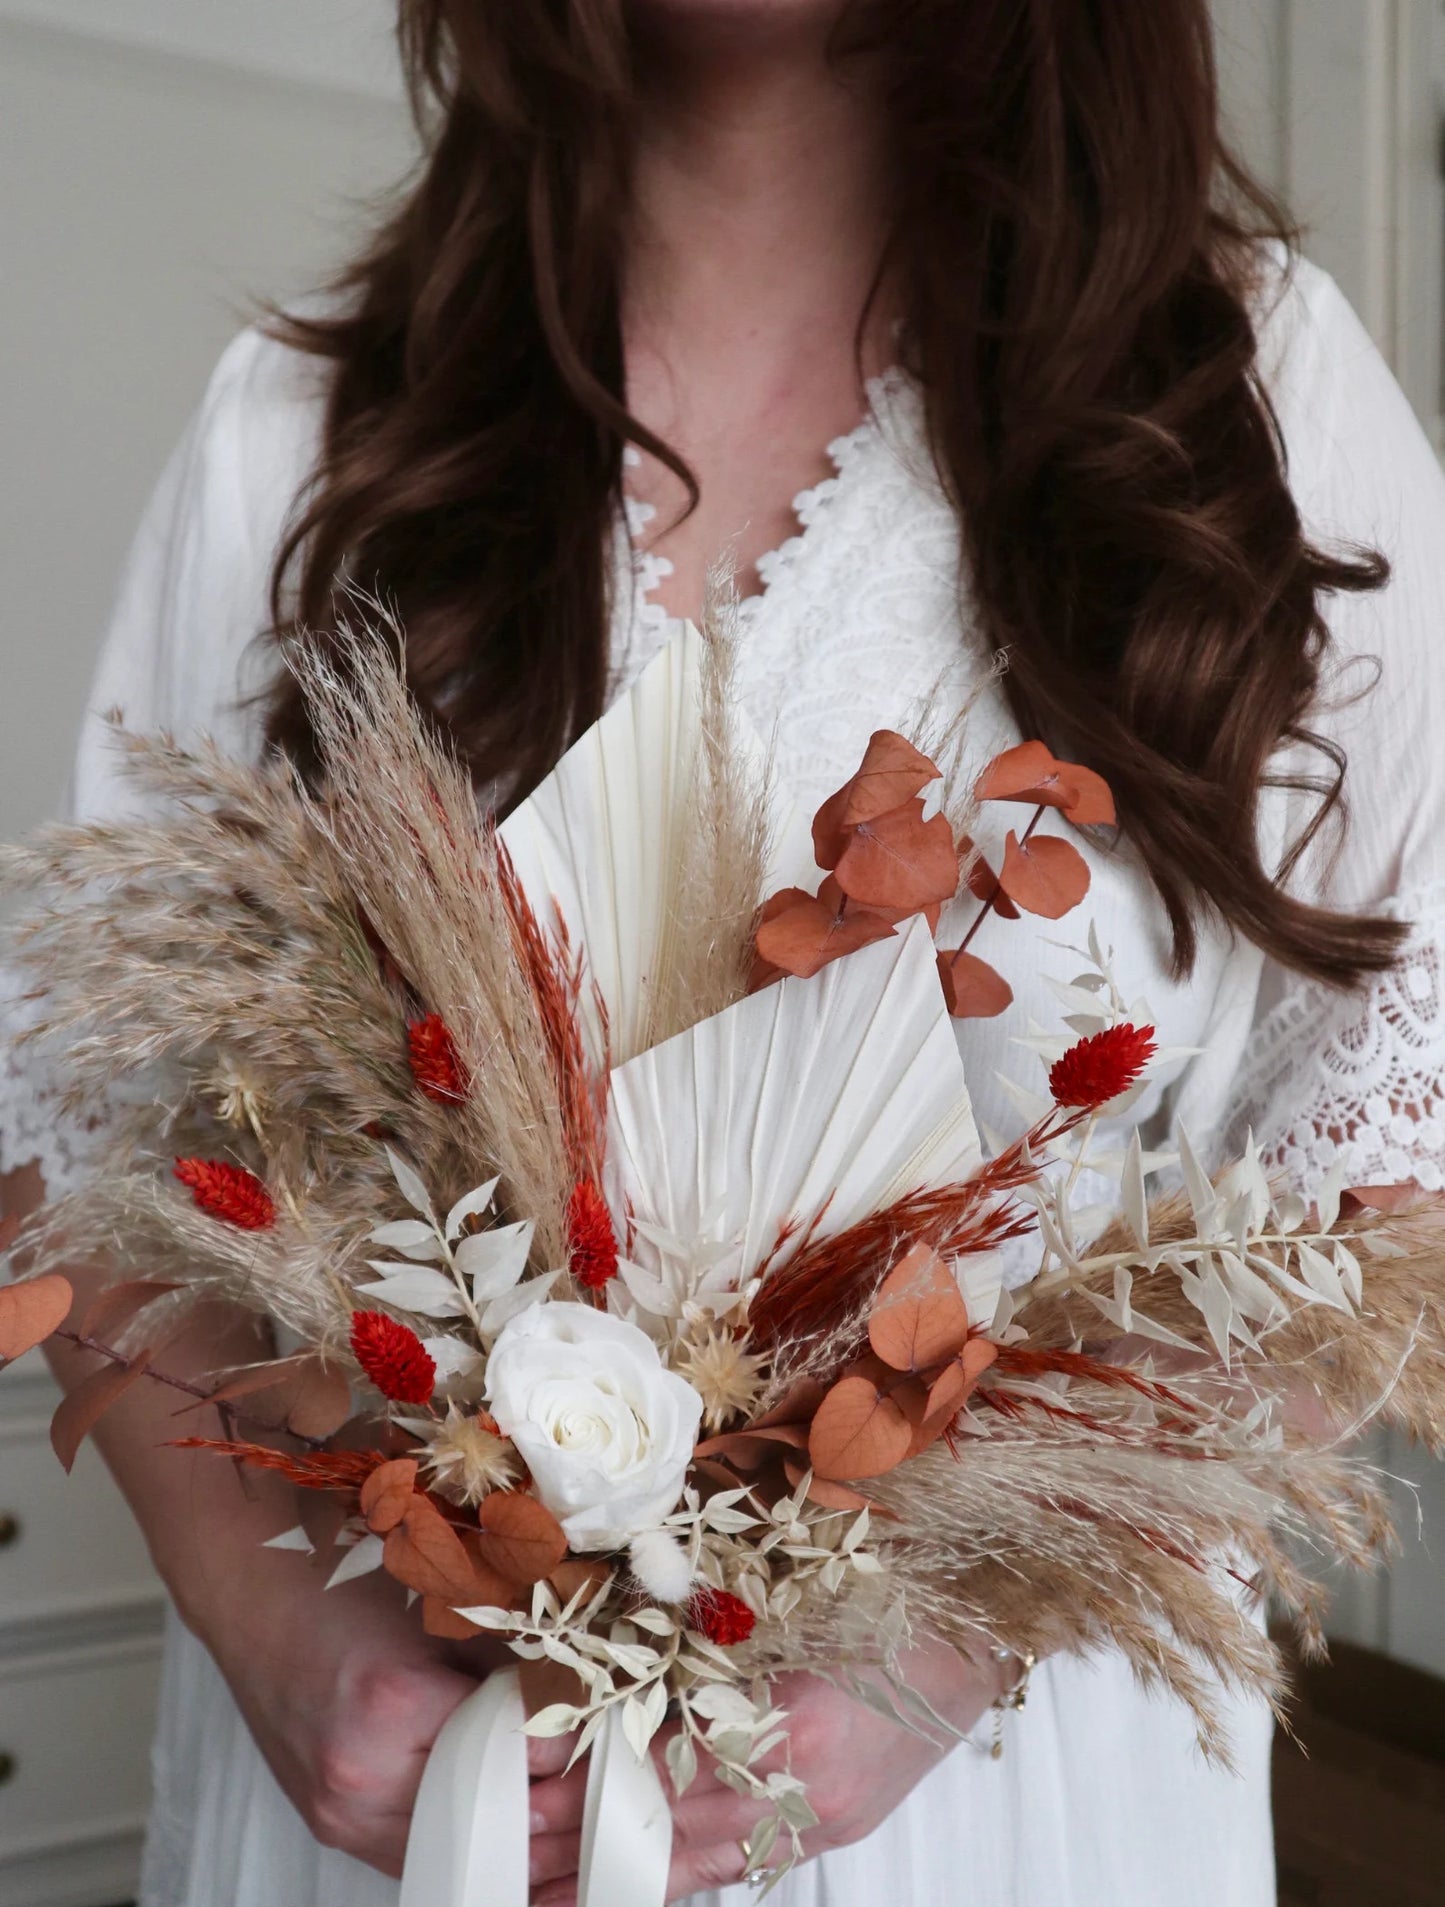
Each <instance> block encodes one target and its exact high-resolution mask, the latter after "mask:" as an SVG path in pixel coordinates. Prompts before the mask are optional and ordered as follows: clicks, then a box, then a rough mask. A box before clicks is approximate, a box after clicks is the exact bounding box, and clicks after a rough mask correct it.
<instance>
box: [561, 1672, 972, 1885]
mask: <svg viewBox="0 0 1445 1907" xmlns="http://www.w3.org/2000/svg"><path fill="white" fill-rule="evenodd" d="M904 1667H905V1672H906V1674H907V1676H908V1679H909V1681H910V1682H911V1683H912V1684H913V1685H914V1686H916V1687H919V1688H924V1689H927V1691H928V1700H929V1704H930V1706H931V1707H932V1708H933V1709H934V1710H935V1712H936V1713H937V1714H938V1715H939V1716H940V1717H942V1719H943V1720H945V1721H946V1722H948V1723H949V1724H950V1725H951V1727H953V1728H954V1729H956V1730H957V1731H958V1732H959V1733H960V1734H966V1733H967V1732H968V1731H969V1730H970V1729H971V1728H972V1727H973V1726H974V1724H975V1722H977V1721H978V1719H979V1717H980V1716H981V1715H982V1714H983V1712H984V1710H985V1709H986V1708H988V1707H989V1706H990V1705H991V1704H992V1703H993V1701H994V1700H995V1699H996V1698H997V1697H998V1696H999V1695H1000V1694H1001V1693H1002V1691H1003V1688H1004V1686H1005V1682H1006V1679H1007V1677H1006V1673H1005V1671H1004V1670H1002V1669H1001V1668H1000V1667H999V1666H998V1665H996V1664H995V1663H993V1662H992V1661H990V1662H988V1663H987V1664H986V1665H977V1664H973V1663H969V1662H966V1661H964V1660H963V1658H962V1657H960V1656H959V1655H958V1654H957V1653H956V1651H954V1650H953V1649H950V1648H947V1647H945V1646H943V1645H942V1644H939V1645H937V1646H936V1647H933V1648H929V1649H919V1650H915V1651H914V1652H913V1653H912V1654H911V1655H910V1656H909V1657H907V1658H906V1661H905V1664H904ZM774 1694H775V1699H776V1701H777V1703H778V1705H779V1706H780V1707H782V1708H785V1709H786V1710H787V1712H788V1744H789V1745H788V1748H787V1750H779V1751H778V1752H777V1753H775V1754H774V1755H772V1756H770V1757H768V1758H767V1759H766V1760H765V1761H764V1762H763V1763H762V1767H763V1769H764V1770H765V1771H766V1770H769V1769H772V1768H781V1767H783V1766H785V1765H786V1766H790V1767H791V1769H792V1772H793V1773H794V1774H795V1775H797V1776H798V1777H799V1778H800V1779H801V1780H802V1781H803V1782H804V1783H805V1785H806V1787H807V1791H808V1802H809V1805H810V1806H811V1807H812V1809H813V1812H814V1813H815V1814H816V1815H817V1816H818V1826H817V1827H816V1828H814V1829H813V1830H812V1831H811V1832H810V1833H808V1834H807V1835H806V1836H805V1837H804V1845H805V1849H806V1852H807V1855H808V1857H809V1858H810V1859H811V1858H812V1857H813V1856H815V1855H818V1854H823V1853H826V1852H827V1851H828V1850H829V1849H830V1848H837V1847H847V1846H848V1845H849V1844H850V1843H851V1842H853V1841H861V1840H862V1839H863V1838H864V1837H865V1835H868V1834H871V1833H872V1832H873V1830H874V1828H876V1827H877V1826H878V1825H879V1824H880V1822H882V1821H884V1820H886V1819H887V1817H888V1816H889V1815H890V1814H891V1813H892V1812H893V1810H894V1809H895V1808H896V1807H897V1806H898V1805H899V1803H900V1802H901V1801H903V1800H904V1799H905V1798H906V1796H907V1795H908V1794H909V1793H911V1791H912V1790H913V1789H914V1788H916V1787H917V1785H918V1783H919V1782H920V1781H921V1780H922V1779H923V1777H924V1776H925V1775H926V1774H928V1773H929V1771H930V1770H931V1769H932V1768H934V1767H935V1766H936V1765H937V1763H938V1762H940V1761H941V1760H942V1759H943V1757H944V1756H945V1755H946V1754H947V1753H948V1752H949V1748H950V1747H951V1745H952V1744H951V1743H941V1742H938V1741H930V1740H926V1739H925V1738H924V1737H923V1736H922V1735H920V1734H918V1733H916V1732H915V1731H914V1730H913V1729H911V1728H908V1727H905V1726H904V1725H903V1724H902V1723H899V1722H892V1721H889V1720H888V1719H887V1718H886V1717H884V1716H882V1715H879V1714H877V1713H876V1712H875V1711H874V1710H873V1709H871V1708H868V1707H867V1706H865V1705H864V1704H863V1703H861V1702H857V1701H855V1700H854V1699H853V1698H852V1697H851V1696H849V1695H845V1694H844V1693H843V1692H842V1691H841V1690H839V1689H836V1688H834V1687H833V1686H832V1685H831V1684H830V1683H827V1682H820V1681H818V1680H817V1679H816V1678H815V1677H813V1676H808V1675H790V1676H785V1677H783V1678H782V1679H781V1680H780V1681H779V1682H778V1683H776V1684H775V1689H774ZM672 1732H673V1731H672V1730H666V1731H664V1733H663V1735H662V1736H661V1737H660V1738H659V1740H658V1741H657V1742H656V1743H655V1744H654V1757H655V1759H656V1761H657V1763H658V1767H659V1770H662V1769H663V1763H662V1751H663V1748H664V1746H665V1744H666V1741H667V1739H668V1737H669V1735H670V1734H671V1733H672ZM528 1752H529V1754H530V1757H531V1764H532V1773H533V1782H532V1884H533V1888H534V1890H535V1891H534V1893H533V1902H534V1907H574V1903H575V1901H576V1899H577V1862H578V1854H579V1848H580V1845H581V1829H582V1796H583V1793H584V1790H585V1788H586V1785H587V1765H586V1762H585V1761H584V1762H581V1763H579V1764H578V1766H577V1767H576V1768H574V1769H573V1770H572V1772H571V1773H570V1774H567V1775H563V1774H562V1773H561V1772H560V1771H561V1770H562V1769H563V1768H565V1766H566V1764H567V1760H568V1757H569V1756H570V1754H571V1752H572V1744H571V1742H570V1741H568V1740H566V1739H565V1738H564V1739H563V1740H560V1741H537V1742H532V1743H530V1744H529V1750H528ZM662 1781H663V1785H664V1788H665V1789H666V1791H667V1793H668V1794H669V1795H671V1794H672V1785H671V1782H670V1781H669V1779H668V1776H667V1774H666V1772H665V1771H663V1772H662ZM765 1812H766V1811H765V1810H764V1809H763V1808H762V1807H761V1806H760V1805H759V1804H758V1803H757V1802H755V1801H749V1800H745V1799H744V1798H743V1796H741V1795H738V1794H734V1793H733V1791H732V1789H731V1788H727V1787H724V1786H723V1785H722V1783H720V1782H719V1781H717V1780H716V1779H715V1778H713V1777H712V1776H711V1775H710V1772H709V1770H708V1767H707V1765H706V1763H704V1764H703V1766H702V1768H701V1769H700V1771H699V1773H698V1776H697V1779H696V1780H695V1781H694V1783H693V1785H692V1786H691V1787H690V1788H689V1789H688V1791H687V1793H686V1794H685V1795H684V1796H683V1797H682V1799H681V1800H680V1801H678V1800H676V1799H674V1800H673V1809H672V1813H673V1851H672V1869H671V1873H670V1874H669V1877H668V1892H667V1898H668V1899H669V1900H670V1901H676V1900H685V1899H686V1898H687V1896H688V1895H689V1894H695V1893H698V1892H699V1891H700V1890H702V1889H703V1888H708V1887H727V1886H731V1885H733V1884H734V1883H735V1882H737V1881H740V1880H742V1879H743V1878H744V1875H745V1871H746V1867H747V1862H746V1859H745V1856H744V1851H743V1850H744V1843H745V1842H746V1841H747V1839H748V1837H749V1836H750V1835H751V1834H752V1833H753V1832H754V1831H755V1830H756V1828H757V1827H758V1825H759V1823H760V1822H761V1821H762V1820H763V1819H764V1817H765Z"/></svg>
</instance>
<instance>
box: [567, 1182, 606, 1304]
mask: <svg viewBox="0 0 1445 1907" xmlns="http://www.w3.org/2000/svg"><path fill="white" fill-rule="evenodd" d="M567 1251H568V1257H569V1260H570V1262H571V1267H572V1276H573V1277H574V1278H575V1279H576V1280H577V1282H578V1284H579V1285H581V1286H582V1287H583V1288H584V1289H585V1290H587V1291H600V1290H601V1289H602V1287H603V1286H604V1285H605V1284H607V1283H608V1282H609V1280H611V1279H613V1278H615V1277H616V1276H617V1234H616V1232H614V1231H613V1229H612V1214H611V1213H610V1212H609V1211H608V1209H607V1201H606V1199H604V1198H603V1196H602V1194H601V1192H600V1191H599V1190H598V1188H597V1186H596V1184H595V1183H594V1181H593V1180H591V1179H579V1180H578V1181H577V1183H576V1184H575V1185H574V1186H573V1187H572V1196H571V1198H570V1199H568V1201H567Z"/></svg>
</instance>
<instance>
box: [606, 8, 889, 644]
mask: <svg viewBox="0 0 1445 1907" xmlns="http://www.w3.org/2000/svg"><path fill="white" fill-rule="evenodd" d="M777 10H778V9H774V11H777ZM784 11H791V10H790V9H784ZM642 64H643V95H644V96H643V105H642V111H641V113H640V137H639V145H638V153H637V164H636V172H635V184H634V200H633V204H634V215H633V220H632V227H631V233H630V243H629V249H628V254H627V257H626V259H625V261H624V277H623V306H622V317H623V334H624V341H625V345H626V355H627V398H628V405H629V408H630V409H631V410H632V412H633V414H634V415H635V416H636V417H638V418H639V419H641V421H642V422H643V423H644V424H646V425H647V426H648V428H649V429H651V430H652V431H654V432H655V433H656V434H657V435H658V436H659V437H661V438H662V439H663V441H664V442H666V443H668V444H670V445H671V446H672V447H673V449H674V450H676V451H677V452H678V453H679V454H680V455H681V456H682V457H683V458H684V459H685V460H686V462H687V464H688V466H689V468H690V469H691V471H692V473H693V475H694V477H695V478H696V480H697V483H698V485H699V489H700V500H699V503H698V507H697V508H696V509H695V510H693V511H692V512H690V513H689V512H688V511H687V508H686V506H687V501H688V498H687V493H686V490H685V489H684V487H683V485H682V484H681V483H680V482H679V480H678V479H677V477H676V476H675V475H674V474H673V473H672V472H671V471H670V470H668V469H667V468H665V467H664V466H663V465H662V464H660V463H658V462H655V461H654V460H652V459H650V458H644V459H643V460H642V463H641V466H640V467H639V468H638V469H637V470H635V471H634V472H633V473H632V477H631V488H632V490H633V493H634V495H635V496H636V497H637V498H638V499H639V500H640V501H642V502H645V503H648V504H651V505H652V506H653V508H654V509H655V511H656V513H657V515H656V528H655V530H654V533H653V542H652V545H651V547H652V548H653V549H654V550H655V552H656V553H657V554H658V555H661V556H665V557H666V558H667V560H668V562H669V563H670V565H671V566H672V567H671V573H670V575H669V576H668V577H667V579H666V581H665V583H664V584H663V586H662V588H661V590H660V592H659V595H658V598H657V600H658V601H660V602H661V604H662V606H663V607H665V608H667V609H668V610H670V611H671V613H673V614H675V615H693V616H695V615H697V614H698V613H699V609H700V606H701V603H702V599H703V588H704V579H705V577H706V574H707V572H708V569H709V567H710V566H711V565H712V564H713V563H714V562H716V561H717V560H718V559H719V558H720V557H723V558H728V559H730V560H731V561H732V563H733V564H734V565H735V568H736V574H737V580H738V585H739V587H740V589H741V590H742V591H743V592H744V593H745V594H746V593H750V592H751V591H752V590H754V589H755V588H756V587H757V586H758V583H759V577H758V573H757V568H756V564H757V561H758V559H759V557H760V556H761V555H762V554H763V552H764V551H766V550H769V549H773V548H775V547H776V546H777V545H779V544H780V543H782V542H784V541H785V540H786V539H787V538H788V537H789V536H790V535H791V534H792V533H793V531H794V530H795V529H796V527H797V525H796V521H795V519H794V516H793V513H792V508H791V500H792V498H793V497H794V496H796V495H797V493H798V492H799V491H800V490H802V489H804V488H805V487H807V486H809V485H811V484H814V483H816V482H818V480H819V479H820V478H821V477H823V476H825V475H826V474H827V468H828V466H827V459H826V456H825V452H824V446H825V445H827V444H828V443H830V442H831V441H832V440H833V439H834V438H835V437H838V436H841V435H842V434H843V433H844V432H845V431H847V430H849V429H850V428H851V427H852V426H853V425H855V424H856V423H857V422H858V420H859V418H860V416H861V415H862V412H863V408H864V399H863V392H862V390H861V389H860V381H859V372H860V368H861V370H862V372H863V373H864V374H865V375H868V374H871V373H873V372H875V371H878V370H881V369H882V368H883V365H884V364H885V363H886V362H887V359H888V357H889V355H890V354H891V345H892V328H891V324H890V322H889V320H890V318H891V315H892V313H891V310H890V308H889V305H888V302H887V300H886V297H877V298H874V297H873V292H874V281H875V279H876V277H877V274H878V267H879V261H880V259H881V258H882V255H883V252H884V248H885V242H886V237H887V228H888V212H889V205H888V191H887V168H886V162H885V157H884V152H885V145H884V139H883V134H882V125H881V114H879V113H878V112H877V111H876V110H875V107H874V103H873V101H872V99H871V97H870V93H869V89H868V87H867V84H866V80H865V77H864V76H863V75H860V74H852V73H850V74H849V76H848V78H847V79H846V80H845V79H844V78H842V77H840V75H839V74H838V72H837V71H836V70H835V69H834V67H833V66H832V64H831V63H830V61H829V59H828V48H827V40H826V34H825V33H823V32H821V31H819V32H817V33H815V34H813V35H812V36H811V37H810V36H808V35H805V34H798V33H795V35H794V36H793V37H792V38H789V39H784V38H783V37H781V36H780V35H779V34H778V33H777V32H776V31H775V32H773V33H771V34H768V33H764V32H760V31H758V30H757V28H756V21H755V22H754V26H753V28H752V29H751V30H750V31H749V32H747V33H746V34H744V33H741V32H733V33H731V34H729V33H726V32H723V31H722V30H721V29H720V28H714V29H713V30H711V31H710V32H709V33H707V34H706V35H703V34H701V33H699V35H697V36H691V35H689V36H684V35H682V34H681V32H680V31H678V32H677V33H676V34H675V36H674V40H673V41H670V42H668V43H666V44H659V45H652V46H648V47H645V48H644V58H643V62H642ZM865 311H867V313H868V323H867V326H866V328H865V331H864V334H863V336H862V338H861V340H860V337H859V326H860V321H861V320H862V319H863V316H864V313H865ZM860 342H861V346H862V351H861V367H860V358H859V349H858V347H859V344H860Z"/></svg>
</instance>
